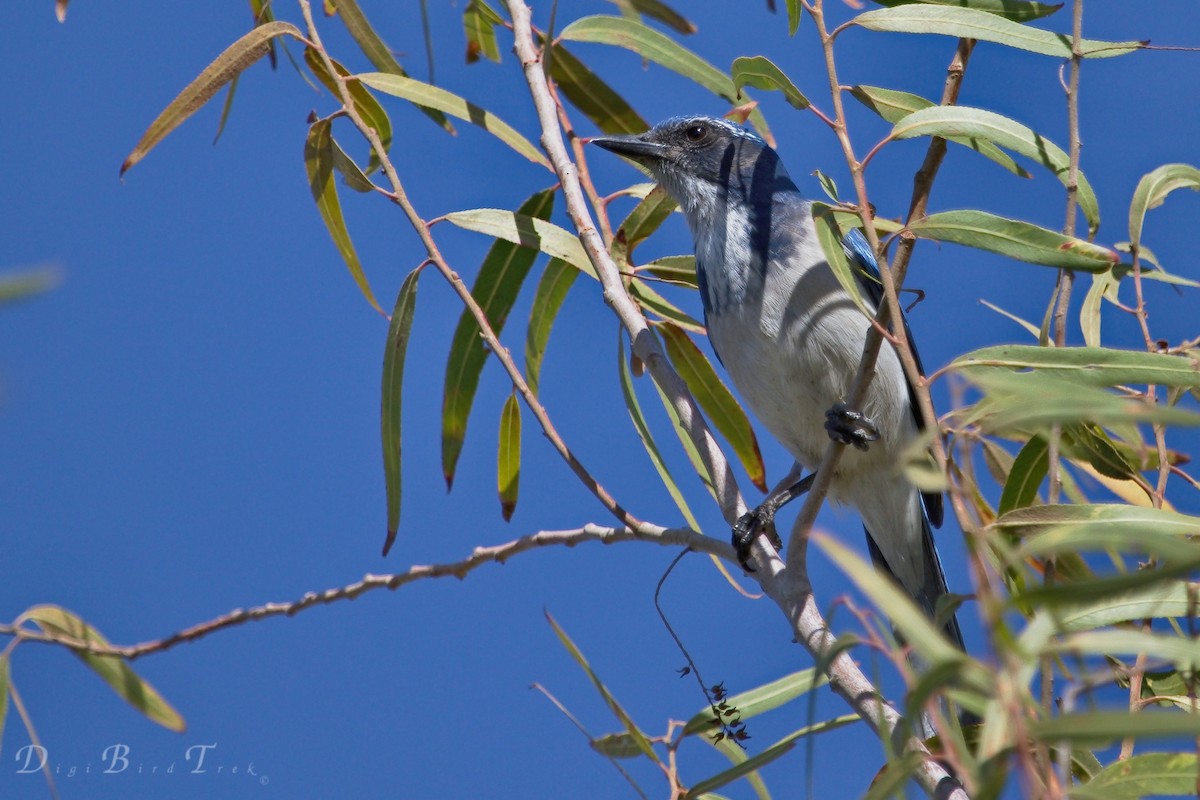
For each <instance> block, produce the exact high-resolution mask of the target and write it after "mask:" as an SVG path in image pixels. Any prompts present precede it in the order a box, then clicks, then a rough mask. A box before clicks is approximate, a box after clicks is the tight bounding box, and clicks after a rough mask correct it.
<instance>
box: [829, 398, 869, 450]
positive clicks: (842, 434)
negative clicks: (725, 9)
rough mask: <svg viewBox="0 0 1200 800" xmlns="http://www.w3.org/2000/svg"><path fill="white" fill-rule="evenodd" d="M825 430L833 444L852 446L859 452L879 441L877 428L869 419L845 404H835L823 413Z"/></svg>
mask: <svg viewBox="0 0 1200 800" xmlns="http://www.w3.org/2000/svg"><path fill="white" fill-rule="evenodd" d="M825 430H827V431H829V438H830V439H833V440H834V441H835V442H841V443H842V444H849V445H853V446H854V447H857V448H858V449H859V450H866V449H867V448H868V447H869V446H870V444H871V442H874V441H878V440H879V428H877V427H875V423H874V422H873V421H872V420H871V418H870V417H868V416H867V415H866V414H864V413H862V412H861V411H856V410H854V409H852V408H850V407H849V406H847V405H846V404H845V403H835V404H834V406H833V408H831V409H829V410H828V411H826V412H825Z"/></svg>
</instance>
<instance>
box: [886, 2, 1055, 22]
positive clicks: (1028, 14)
mask: <svg viewBox="0 0 1200 800" xmlns="http://www.w3.org/2000/svg"><path fill="white" fill-rule="evenodd" d="M875 2H876V3H878V4H879V5H881V6H887V7H888V8H894V7H895V6H902V5H907V4H909V3H914V2H917V3H926V4H929V5H940V6H956V7H962V8H973V9H975V10H976V11H986V12H987V13H989V14H997V15H999V16H1001V17H1004V18H1005V19H1011V20H1012V21H1013V22H1029V21H1030V20H1035V19H1041V18H1042V17H1048V16H1050V15H1051V14H1053V13H1054V12H1055V11H1058V10H1059V9H1060V8H1062V5H1063V4H1062V3H1055V4H1054V5H1046V4H1045V3H1027V2H1024V1H1023V0H875Z"/></svg>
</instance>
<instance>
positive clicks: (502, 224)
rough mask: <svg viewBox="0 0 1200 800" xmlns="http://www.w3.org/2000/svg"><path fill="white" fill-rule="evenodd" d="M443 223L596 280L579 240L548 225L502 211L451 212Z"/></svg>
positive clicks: (487, 209) (483, 209) (538, 220)
mask: <svg viewBox="0 0 1200 800" xmlns="http://www.w3.org/2000/svg"><path fill="white" fill-rule="evenodd" d="M445 219H446V221H447V222H450V223H452V224H454V225H457V226H458V227H460V228H466V229H467V230H469V231H475V232H476V233H483V234H487V235H488V236H492V237H495V238H496V239H503V240H504V241H506V242H513V243H514V244H519V245H524V246H525V247H529V248H532V249H534V250H540V251H542V252H543V253H545V254H546V255H548V256H551V257H553V258H558V259H562V260H563V261H565V262H567V263H568V264H570V265H571V266H572V267H574V268H575V269H577V270H579V271H580V272H582V273H583V274H585V275H588V276H589V277H592V278H596V271H595V269H594V268H593V267H592V262H591V261H589V260H588V257H587V253H585V252H584V251H583V245H581V244H580V243H579V239H577V238H576V237H575V236H574V235H573V234H571V233H569V232H568V231H566V230H565V229H563V228H560V227H558V226H557V225H555V224H554V223H552V222H546V221H545V220H542V219H536V218H534V217H530V216H528V215H526V214H514V213H513V212H512V211H507V210H505V209H502V208H475V209H472V210H470V211H454V212H452V213H449V214H447V215H446V217H445ZM597 280H598V278H597Z"/></svg>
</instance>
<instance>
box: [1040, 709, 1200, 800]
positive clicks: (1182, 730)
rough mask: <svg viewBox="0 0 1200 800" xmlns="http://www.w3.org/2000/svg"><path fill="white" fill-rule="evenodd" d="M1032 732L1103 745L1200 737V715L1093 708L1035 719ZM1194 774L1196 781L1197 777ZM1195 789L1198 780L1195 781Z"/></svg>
mask: <svg viewBox="0 0 1200 800" xmlns="http://www.w3.org/2000/svg"><path fill="white" fill-rule="evenodd" d="M1031 733H1032V734H1033V737H1034V738H1035V739H1038V740H1039V741H1043V742H1050V743H1052V744H1055V745H1057V744H1058V743H1059V742H1071V743H1072V744H1079V745H1085V746H1088V745H1095V746H1100V745H1104V744H1107V743H1109V742H1113V741H1116V740H1118V739H1152V738H1153V739H1161V738H1170V737H1184V736H1186V737H1190V738H1193V739H1194V738H1195V737H1197V736H1200V715H1198V714H1175V713H1167V712H1153V711H1143V712H1142V713H1140V714H1130V713H1128V712H1126V711H1091V712H1087V713H1081V714H1062V715H1060V716H1056V717H1050V718H1049V719H1044V720H1041V721H1040V722H1035V723H1034V724H1033V726H1032V730H1031ZM1194 777H1195V776H1194V775H1193V780H1194ZM1192 788H1193V790H1194V789H1195V783H1194V782H1193V784H1192Z"/></svg>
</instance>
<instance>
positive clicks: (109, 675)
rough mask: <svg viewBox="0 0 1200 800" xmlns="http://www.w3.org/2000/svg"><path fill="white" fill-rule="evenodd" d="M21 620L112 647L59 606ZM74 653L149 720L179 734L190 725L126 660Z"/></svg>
mask: <svg viewBox="0 0 1200 800" xmlns="http://www.w3.org/2000/svg"><path fill="white" fill-rule="evenodd" d="M20 619H21V620H22V621H25V620H28V621H31V622H33V623H35V624H36V625H37V626H38V627H39V628H41V629H42V631H43V632H45V633H47V634H50V635H51V636H65V637H69V638H71V639H75V640H77V641H80V642H86V643H87V644H92V645H98V646H101V647H108V646H109V643H108V640H107V639H105V638H104V636H103V635H102V634H101V633H100V631H98V630H96V629H95V628H93V627H92V626H91V625H89V624H87V623H86V622H84V621H83V620H82V619H80V618H79V617H78V616H76V615H75V614H73V613H72V612H70V611H67V610H66V609H65V608H61V607H59V606H52V605H43V606H34V607H33V608H30V609H28V610H26V611H25V612H24V613H22V614H21V617H20ZM72 652H73V653H75V655H76V656H77V657H78V658H79V660H80V661H82V662H83V663H84V664H86V665H87V666H88V668H90V669H91V670H92V671H93V672H95V673H96V674H97V675H99V676H100V678H101V679H102V680H103V681H104V682H105V683H107V684H108V685H109V686H111V687H112V689H113V691H115V692H116V693H117V694H118V695H120V696H121V698H122V699H124V700H125V702H127V703H129V705H131V706H133V707H134V708H136V709H137V710H138V711H140V712H141V713H142V714H144V715H145V716H146V718H147V719H149V720H151V721H153V722H157V723H158V724H159V725H162V726H163V727H164V728H166V729H168V730H172V731H176V732H177V733H183V731H184V730H186V728H187V725H186V724H185V723H184V721H183V717H181V716H180V715H179V712H178V711H176V710H175V709H174V708H172V707H171V704H170V703H168V702H167V701H166V700H164V699H163V697H162V695H160V694H159V693H158V691H157V690H155V688H154V687H153V686H151V685H150V684H149V683H148V682H147V681H146V680H144V679H143V678H141V677H140V676H139V675H138V674H137V673H136V672H134V671H133V669H131V668H130V666H129V664H128V663H126V661H125V659H123V658H117V657H115V656H102V655H96V654H94V653H88V652H83V651H79V650H72Z"/></svg>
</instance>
